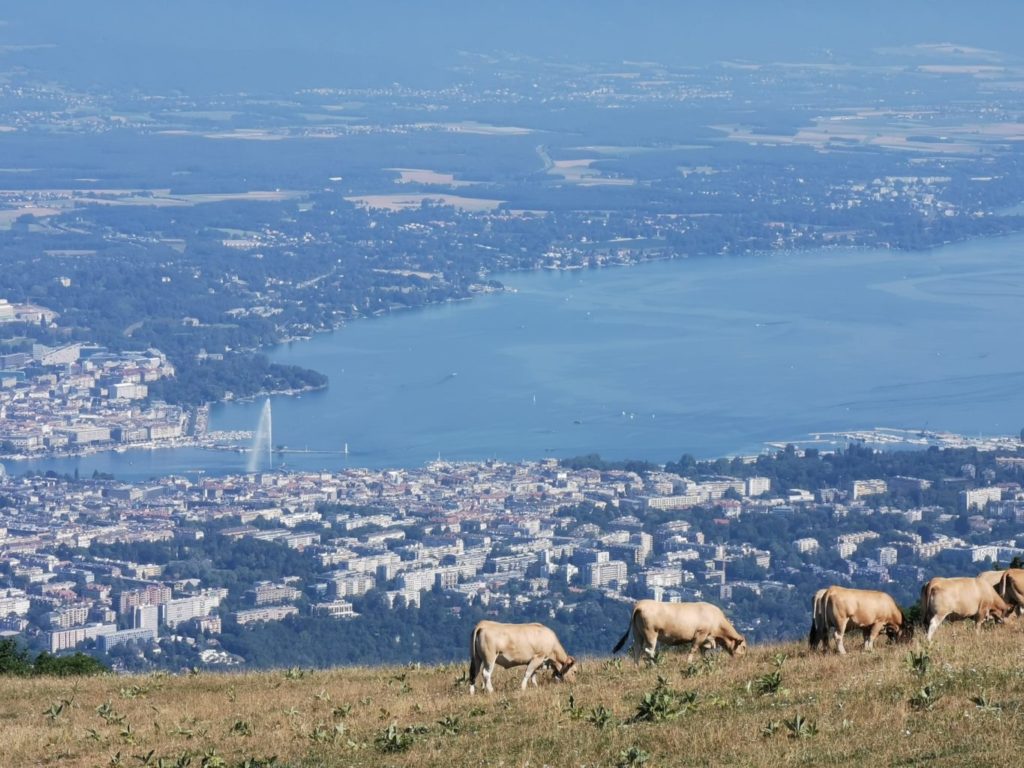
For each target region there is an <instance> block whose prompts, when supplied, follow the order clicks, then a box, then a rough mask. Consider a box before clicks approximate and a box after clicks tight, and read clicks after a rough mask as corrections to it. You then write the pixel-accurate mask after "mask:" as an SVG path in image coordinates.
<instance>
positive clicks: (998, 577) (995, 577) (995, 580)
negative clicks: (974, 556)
mask: <svg viewBox="0 0 1024 768" xmlns="http://www.w3.org/2000/svg"><path fill="white" fill-rule="evenodd" d="M1004 573H1006V571H982V572H981V573H979V574H978V578H979V579H981V580H982V581H984V582H985V583H986V584H988V585H989V586H990V587H993V588H995V587H997V586H998V585H999V582H1000V581H1002V578H1003V574H1004Z"/></svg>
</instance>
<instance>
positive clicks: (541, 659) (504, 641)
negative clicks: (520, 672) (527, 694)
mask: <svg viewBox="0 0 1024 768" xmlns="http://www.w3.org/2000/svg"><path fill="white" fill-rule="evenodd" d="M495 664H497V665H498V666H500V667H504V668H505V669H509V668H510V667H521V666H523V665H524V664H525V665H526V676H525V677H524V678H523V684H522V688H523V690H526V686H527V684H528V683H530V682H533V684H534V685H537V670H539V669H540V668H541V667H542V666H547V667H550V668H551V669H552V670H554V673H555V679H556V680H558V681H562V680H564V679H566V676H567V675H568V677H569V679H570V680H571V679H572V678H573V677H575V675H576V666H575V664H576V659H574V658H573V657H572V656H570V655H569V654H567V653H566V652H565V649H564V648H563V647H562V644H561V643H560V642H558V637H557V636H556V635H555V633H554V632H553V631H552V630H551V629H549V628H548V627H545V626H544V625H543V624H501V623H499V622H497V621H481V622H479V623H478V624H477V625H476V627H474V628H473V636H472V639H471V640H470V645H469V692H470V693H476V678H477V675H478V674H480V673H481V672H482V673H483V676H484V687H485V688H486V689H487V692H488V693H492V692H493V691H494V686H493V685H491V675H492V674H493V673H494V665H495Z"/></svg>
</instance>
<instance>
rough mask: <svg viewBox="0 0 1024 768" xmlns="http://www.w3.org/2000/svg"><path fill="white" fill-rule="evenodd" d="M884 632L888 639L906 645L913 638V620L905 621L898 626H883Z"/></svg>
mask: <svg viewBox="0 0 1024 768" xmlns="http://www.w3.org/2000/svg"><path fill="white" fill-rule="evenodd" d="M885 634H886V635H887V636H888V638H889V640H890V641H892V642H894V643H897V644H899V645H906V644H907V643H909V642H910V641H912V640H913V639H914V624H913V622H910V621H905V622H903V625H902V626H899V627H894V626H892V625H889V626H887V627H886V628H885Z"/></svg>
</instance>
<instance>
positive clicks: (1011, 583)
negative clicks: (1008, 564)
mask: <svg viewBox="0 0 1024 768" xmlns="http://www.w3.org/2000/svg"><path fill="white" fill-rule="evenodd" d="M996 592H998V593H999V596H1000V597H1001V598H1003V600H1004V601H1005V602H1006V604H1007V605H1009V606H1010V607H1011V608H1012V609H1013V613H1014V614H1015V615H1017V616H1020V615H1021V614H1022V613H1024V568H1007V569H1006V570H1005V571H1003V572H1002V576H1001V578H1000V579H999V583H998V584H997V585H996Z"/></svg>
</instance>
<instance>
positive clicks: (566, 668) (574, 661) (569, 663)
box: [562, 656, 576, 675]
mask: <svg viewBox="0 0 1024 768" xmlns="http://www.w3.org/2000/svg"><path fill="white" fill-rule="evenodd" d="M575 663H576V659H574V658H573V657H572V656H570V657H569V660H568V661H566V662H565V666H564V667H562V674H563V675H564V674H565V673H566V672H568V671H569V668H570V667H572V665H573V664H575Z"/></svg>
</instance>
